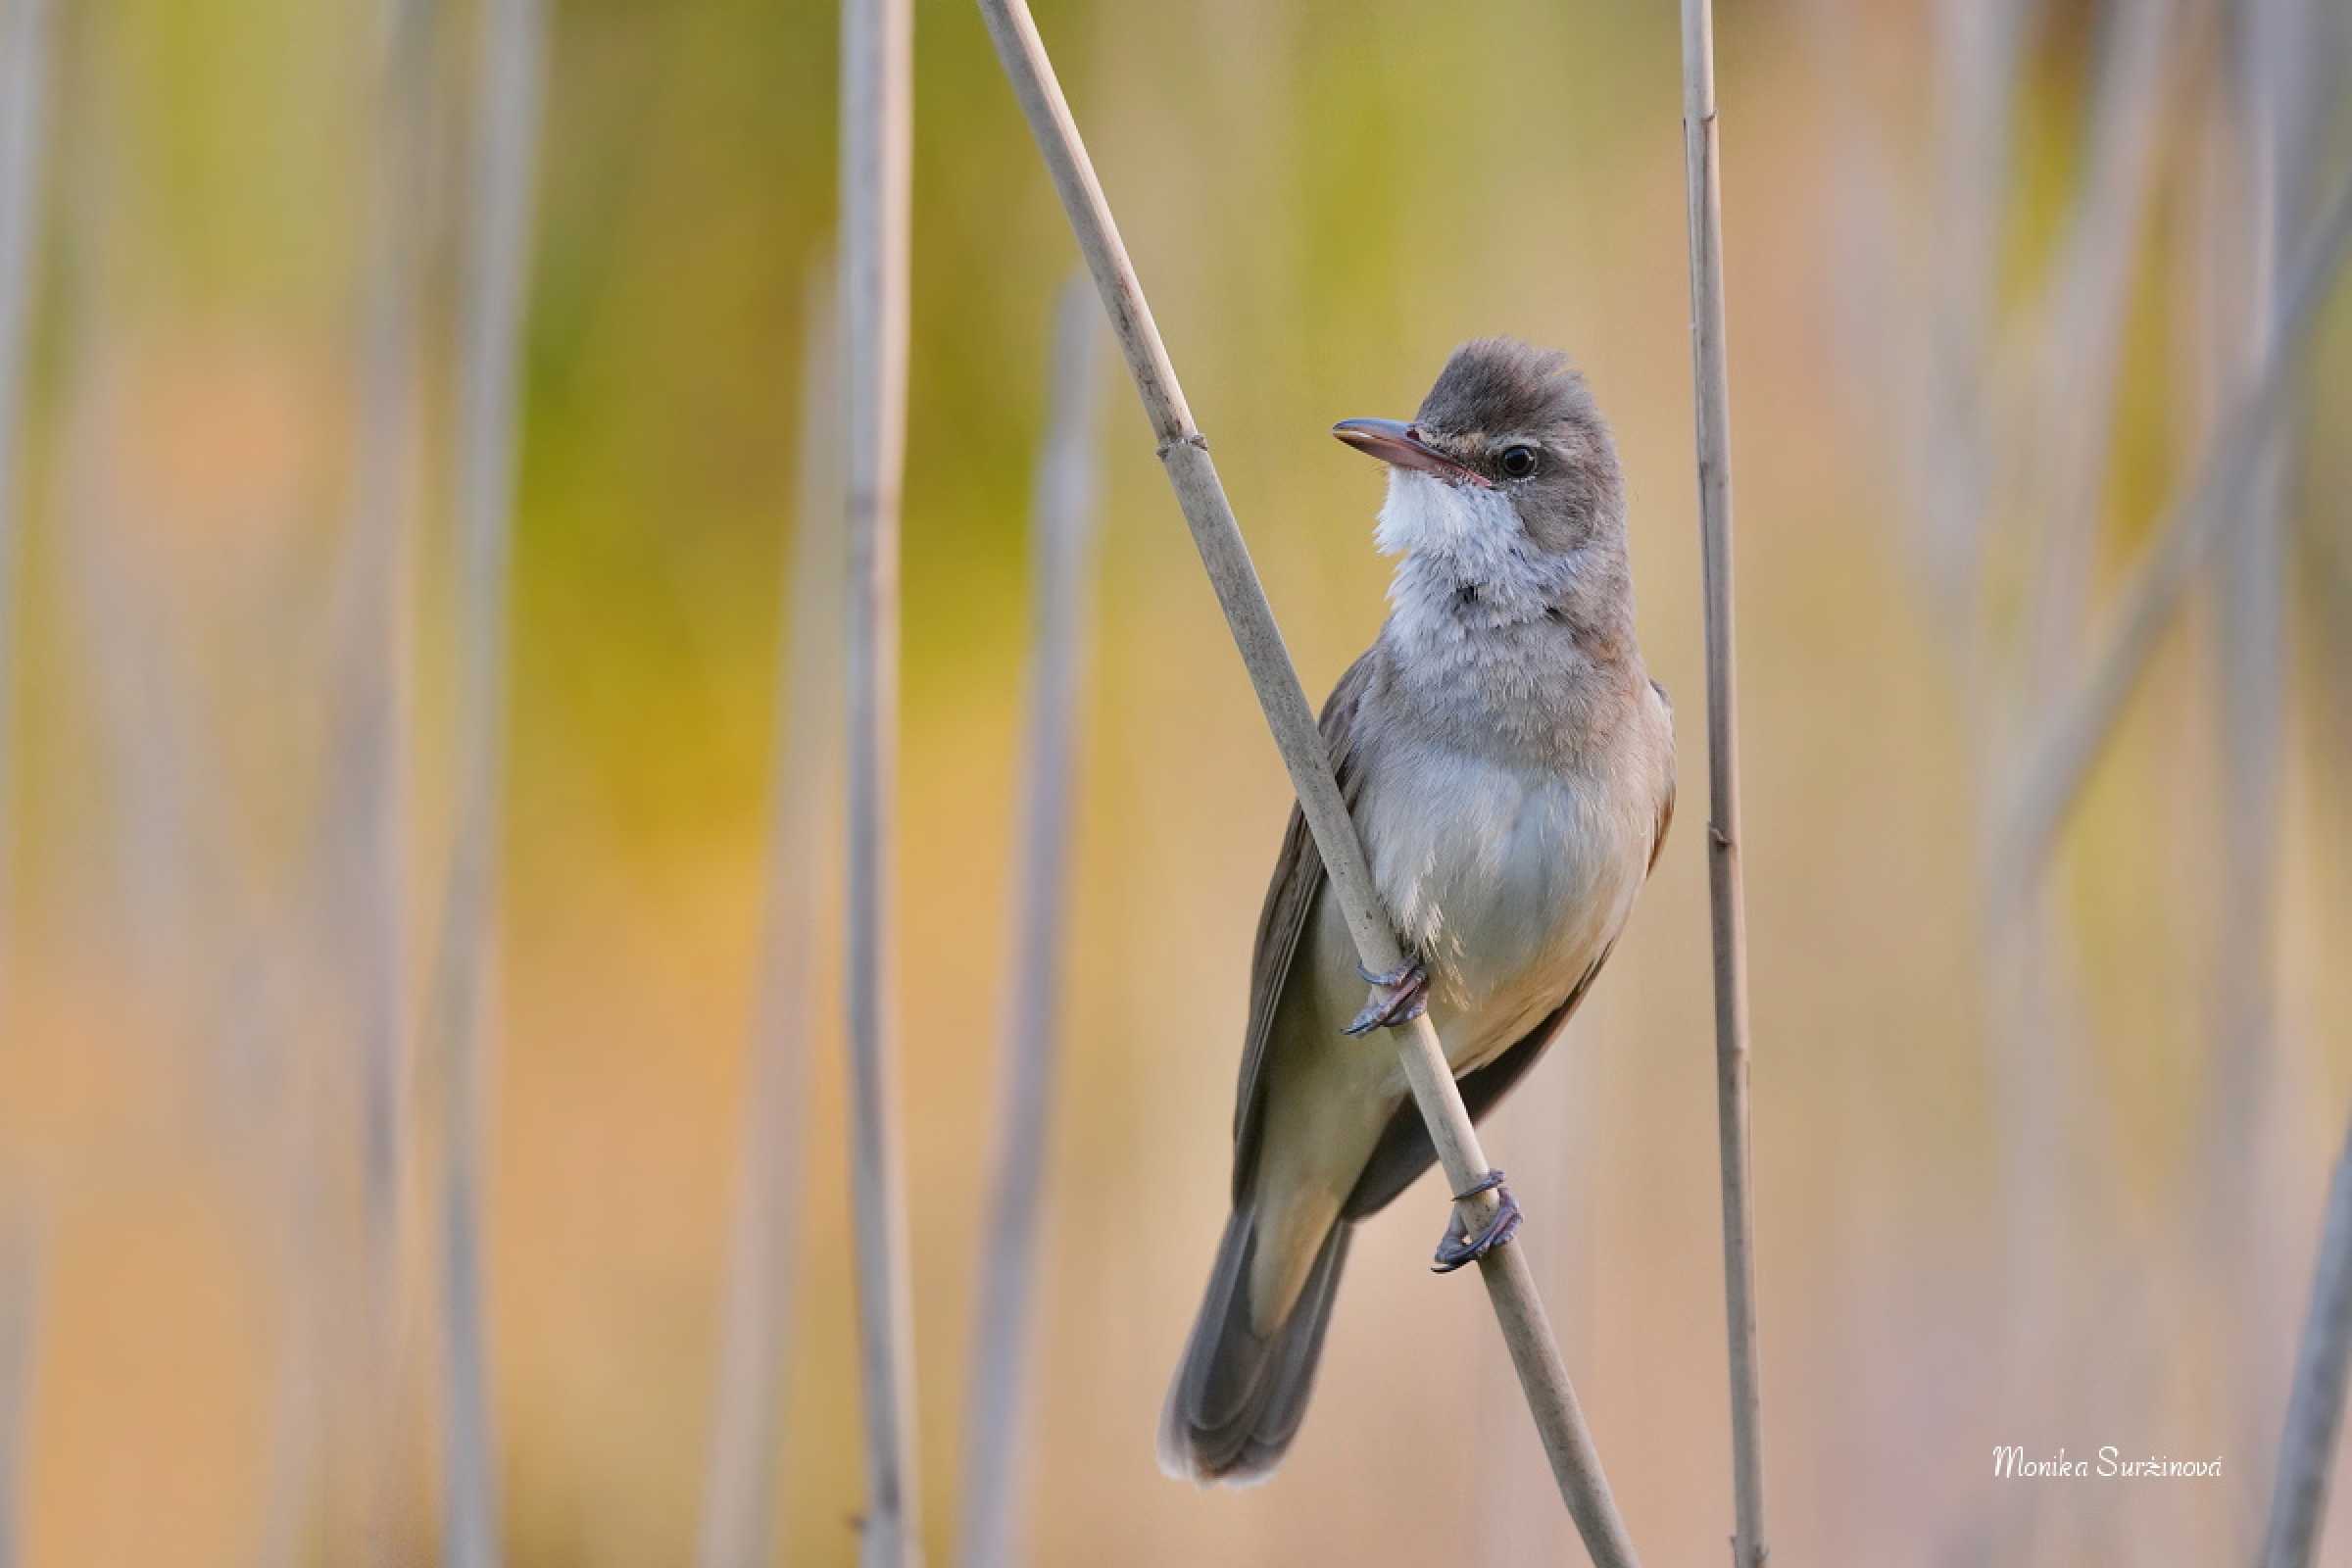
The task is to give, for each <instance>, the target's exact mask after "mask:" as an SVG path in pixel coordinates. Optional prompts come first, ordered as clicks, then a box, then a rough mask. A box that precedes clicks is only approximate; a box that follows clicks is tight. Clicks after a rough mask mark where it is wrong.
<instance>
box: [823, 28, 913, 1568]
mask: <svg viewBox="0 0 2352 1568" xmlns="http://www.w3.org/2000/svg"><path fill="white" fill-rule="evenodd" d="M912 29H913V22H912V18H911V16H910V14H909V9H908V0H844V3H843V7H842V27H841V51H842V56H841V72H842V81H841V113H842V128H841V159H842V162H841V211H842V220H843V230H842V283H841V289H842V307H843V318H842V319H843V323H844V347H845V349H846V351H847V358H848V365H847V371H848V396H847V399H846V401H845V403H844V428H843V431H842V439H843V443H844V446H845V449H846V451H847V454H848V460H849V473H848V479H849V498H848V499H849V505H848V522H849V538H850V573H849V597H848V608H849V627H850V636H849V667H848V676H849V760H850V801H849V868H848V869H849V909H848V914H849V918H848V949H849V952H848V959H849V963H848V978H847V986H846V990H847V1001H848V1013H849V1048H850V1192H851V1204H852V1208H853V1215H854V1222H853V1227H852V1228H853V1230H854V1231H855V1233H856V1236H857V1248H858V1313H859V1318H860V1324H859V1352H860V1360H861V1363H862V1370H863V1379H864V1386H865V1432H866V1489H867V1495H866V1513H865V1522H864V1538H863V1541H862V1544H861V1552H860V1556H861V1560H862V1561H863V1562H864V1563H865V1564H866V1565H867V1568H882V1565H887V1568H901V1565H903V1564H907V1563H912V1562H915V1561H917V1560H918V1559H919V1557H920V1555H921V1549H920V1548H921V1540H922V1532H921V1524H920V1518H919V1511H918V1507H917V1504H918V1501H919V1492H918V1485H917V1481H916V1476H915V1426H914V1421H915V1399H914V1323H913V1307H912V1301H911V1290H910V1286H909V1283H908V1279H907V1201H906V1189H905V1182H904V1171H905V1161H904V1158H903V1156H902V1153H901V1150H900V1126H899V1120H898V1089H899V1086H898V1060H897V1057H898V1044H899V1041H898V1035H899V1020H898V1005H897V991H898V964H897V952H896V948H895V944H894V943H893V941H892V932H891V920H892V896H893V891H894V889H893V883H894V880H895V878H896V876H897V869H898V868H897V854H896V850H897V846H896V842H895V835H896V831H897V825H896V818H897V806H898V720H899V485H900V479H901V469H902V468H903V466H904V465H905V462H906V441H907V190H908V181H909V175H910V169H909V143H910V139H911V135H912V114H913V87H912V36H911V35H912Z"/></svg>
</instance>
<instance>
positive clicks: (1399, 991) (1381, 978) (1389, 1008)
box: [1340, 958, 1429, 1035]
mask: <svg viewBox="0 0 2352 1568" xmlns="http://www.w3.org/2000/svg"><path fill="white" fill-rule="evenodd" d="M1355 972H1356V973H1357V974H1360V975H1362V976H1363V977H1364V983H1365V984H1366V985H1368V986H1370V987H1371V988H1372V995H1371V996H1370V997H1368V998H1366V999H1365V1001H1364V1010H1363V1011H1361V1012H1359V1013H1357V1014H1356V1015H1355V1021H1354V1022H1353V1023H1351V1024H1349V1025H1348V1027H1347V1028H1345V1029H1343V1030H1341V1031H1340V1032H1341V1033H1342V1034H1347V1035H1368V1034H1370V1033H1371V1032H1372V1031H1373V1030H1375V1029H1387V1028H1391V1027H1393V1026H1394V1025H1397V1024H1400V1023H1411V1022H1412V1021H1413V1020H1414V1019H1415V1018H1418V1017H1420V1016H1421V1015H1422V1014H1423V1013H1425V1012H1427V1011H1428V1010H1429V971H1428V970H1427V969H1425V968H1423V967H1422V966H1421V960H1420V959H1418V958H1407V959H1405V960H1404V961H1403V962H1402V963H1400V964H1398V965H1397V967H1396V968H1394V969H1392V970H1390V971H1389V972H1388V973H1387V974H1374V973H1373V972H1372V971H1371V970H1369V969H1367V968H1365V967H1364V966H1363V965H1362V964H1360V963H1359V964H1357V965H1356V966H1355Z"/></svg>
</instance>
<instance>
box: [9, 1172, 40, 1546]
mask: <svg viewBox="0 0 2352 1568" xmlns="http://www.w3.org/2000/svg"><path fill="white" fill-rule="evenodd" d="M36 1241H37V1238H36V1237H35V1236H34V1235H33V1233H32V1227H31V1226H29V1225H27V1224H26V1223H25V1222H24V1220H23V1217H22V1216H21V1215H20V1214H18V1213H15V1212H11V1213H9V1214H7V1215H5V1216H0V1568H16V1565H17V1564H18V1563H19V1562H21V1561H22V1560H23V1555H22V1553H23V1547H22V1546H21V1544H20V1541H21V1536H22V1532H21V1529H20V1527H19V1521H20V1520H21V1519H22V1518H23V1517H24V1511H23V1510H24V1495H23V1486H24V1479H25V1463H24V1456H25V1430H24V1429H25V1402H26V1396H27V1395H28V1394H29V1393H30V1392H31V1385H32V1359H33V1354H32V1352H33V1345H34V1330H35V1328H36V1327H37V1325H38V1304H39V1295H40V1283H41V1281H40V1266H39V1253H38V1251H37V1250H36V1248H35V1244H36Z"/></svg>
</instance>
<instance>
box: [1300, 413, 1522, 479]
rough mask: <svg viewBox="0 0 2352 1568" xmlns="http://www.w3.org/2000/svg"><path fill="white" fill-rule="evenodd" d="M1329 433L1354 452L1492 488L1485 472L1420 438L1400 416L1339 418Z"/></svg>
mask: <svg viewBox="0 0 2352 1568" xmlns="http://www.w3.org/2000/svg"><path fill="white" fill-rule="evenodd" d="M1331 433H1332V434H1333V435H1336V436H1338V437H1339V438H1340V439H1341V440H1343V441H1345V442H1347V443H1348V445H1349V446H1351V447H1353V448H1355V450H1356V451H1358V452H1362V453H1365V454H1367V455H1369V456H1371V457H1375V458H1378V459H1379V460H1380V461H1381V462H1383V463H1386V464H1389V465H1391V466H1395V467H1398V468H1418V469H1420V470H1421V471H1422V472H1423V473H1434V474H1436V475H1437V476H1438V477H1439V478H1441V479H1446V480H1450V481H1451V482H1453V483H1455V484H1475V485H1480V486H1482V487H1486V488H1492V487H1493V483H1492V481H1491V480H1489V479H1488V478H1487V477H1486V476H1485V475H1484V474H1482V473H1479V472H1478V471H1477V470H1475V469H1472V468H1465V467H1463V466H1461V465H1460V464H1458V463H1456V462H1454V461H1453V460H1452V459H1451V458H1449V457H1446V455H1445V454H1443V453H1441V452H1436V451H1433V450H1432V449H1431V448H1430V447H1429V445H1428V444H1427V443H1426V442H1424V441H1423V440H1422V439H1421V432H1420V431H1418V430H1416V429H1414V428H1413V427H1412V426H1411V425H1409V424H1406V423H1405V422H1404V421H1403V420H1401V419H1342V420H1341V421H1340V422H1339V423H1337V424H1335V425H1333V426H1332V427H1331Z"/></svg>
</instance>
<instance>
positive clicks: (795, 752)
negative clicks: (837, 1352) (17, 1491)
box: [696, 250, 844, 1568]
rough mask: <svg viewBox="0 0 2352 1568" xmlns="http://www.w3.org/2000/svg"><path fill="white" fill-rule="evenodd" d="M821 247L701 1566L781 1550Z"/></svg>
mask: <svg viewBox="0 0 2352 1568" xmlns="http://www.w3.org/2000/svg"><path fill="white" fill-rule="evenodd" d="M839 265H840V264H839V262H838V260H837V259H835V258H834V256H833V255H832V253H831V252H830V251H829V250H828V252H827V254H826V257H825V260H824V262H823V264H822V265H820V266H819V267H818V268H816V269H815V271H814V274H813V275H812V276H811V278H810V280H809V289H808V292H807V301H808V303H807V306H806V308H805V309H804V310H803V312H802V317H801V319H802V320H803V321H804V322H806V323H807V324H806V326H805V328H804V337H803V354H802V362H801V429H800V449H799V464H800V494H799V496H798V498H797V506H796V509H795V513H794V515H795V518H796V522H795V526H794V532H793V548H792V565H791V574H792V575H791V582H790V585H789V587H788V589H787V591H786V595H785V622H784V625H785V635H784V637H783V638H782V639H780V657H779V664H780V665H781V666H782V667H780V668H779V669H778V670H777V680H776V718H775V752H774V756H773V758H772V760H770V762H769V764H768V768H769V785H768V815H767V820H768V830H767V831H768V841H767V868H766V888H765V891H764V902H765V905H766V909H765V913H764V915H763V917H762V921H761V925H762V930H761V934H760V977H759V1000H758V1002H757V1004H756V1005H755V1011H754V1015H753V1023H752V1040H751V1054H752V1092H751V1096H750V1098H749V1101H748V1103H747V1104H746V1107H745V1112H744V1125H743V1174H742V1187H741V1191H740V1192H739V1193H738V1194H737V1196H736V1201H735V1203H736V1206H735V1235H734V1241H733V1244H732V1248H731V1252H730V1261H729V1264H728V1276H727V1300H726V1319H725V1326H724V1329H723V1331H722V1338H721V1340H720V1344H719V1356H718V1368H719V1375H718V1391H717V1398H716V1401H715V1405H714V1416H713V1425H712V1432H711V1478H710V1486H709V1490H708V1492H707V1493H706V1494H705V1497H704V1504H703V1523H702V1537H701V1544H700V1547H699V1550H698V1553H697V1557H696V1560H697V1561H698V1562H699V1563H700V1564H701V1565H702V1568H762V1565H764V1564H766V1563H767V1562H768V1561H769V1560H770V1558H771V1557H772V1556H773V1554H774V1547H773V1543H772V1542H771V1540H770V1536H771V1534H772V1532H773V1528H774V1513H775V1497H774V1488H773V1484H772V1483H773V1480H774V1476H775V1466H776V1446H777V1441H778V1438H777V1434H778V1428H779V1425H780V1422H781V1418H782V1415H783V1397H784V1367H785V1358H784V1347H785V1344H786V1342H787V1341H788V1340H789V1339H790V1337H791V1330H792V1274H791V1270H792V1255H793V1241H794V1237H795V1234H796V1232H797V1230H798V1225H797V1220H798V1216H799V1213H800V1206H801V1176H802V1117H801V1103H802V1085H803V1083H804V1081H805V1080H806V1078H807V1076H808V1071H807V1061H808V1037H809V1001H808V992H809V952H810V948H811V946H812V945H813V940H814V936H815V926H816V918H817V884H816V880H815V878H814V876H813V875H812V874H811V867H812V866H813V865H814V864H815V862H816V859H817V851H818V833H819V831H820V826H821V824H822V823H823V822H824V821H825V820H826V818H827V816H828V814H829V812H828V807H829V804H830V802H831V799H832V798H833V797H834V796H835V795H836V793H837V791H836V790H835V789H834V788H833V787H832V786H833V783H834V765H835V763H836V762H837V761H838V760H839V750H840V734H839V731H840V725H841V706H840V694H841V676H840V670H839V658H840V637H841V630H842V628H841V593H840V588H841V574H842V571H843V569H844V567H843V552H842V535H841V530H840V529H839V528H837V527H836V526H834V519H835V518H836V517H838V516H839V515H841V506H840V493H839V492H840V489H841V475H840V473H839V471H838V469H839V465H838V464H837V463H836V462H835V461H834V460H833V453H834V450H835V448H836V446H837V445H838V439H837V437H836V435H835V424H836V422H837V417H838V415H839V413H840V409H839V399H840V396H841V384H840V333H839V331H838V330H837V322H836V319H835V304H834V298H833V281H834V273H835V271H836V270H838V268H839Z"/></svg>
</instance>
